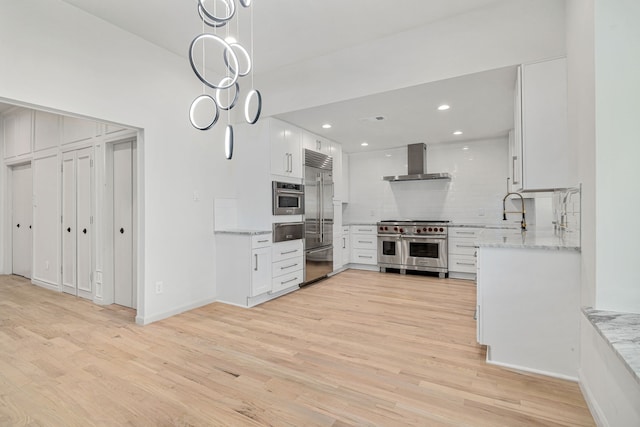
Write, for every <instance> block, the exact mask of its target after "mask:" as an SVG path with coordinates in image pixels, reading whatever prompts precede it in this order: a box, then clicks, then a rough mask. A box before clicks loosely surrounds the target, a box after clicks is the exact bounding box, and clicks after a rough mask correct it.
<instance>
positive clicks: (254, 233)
mask: <svg viewBox="0 0 640 427" xmlns="http://www.w3.org/2000/svg"><path fill="white" fill-rule="evenodd" d="M215 234H246V235H249V236H258V235H260V234H271V230H249V229H242V228H233V229H228V230H216V231H215Z"/></svg>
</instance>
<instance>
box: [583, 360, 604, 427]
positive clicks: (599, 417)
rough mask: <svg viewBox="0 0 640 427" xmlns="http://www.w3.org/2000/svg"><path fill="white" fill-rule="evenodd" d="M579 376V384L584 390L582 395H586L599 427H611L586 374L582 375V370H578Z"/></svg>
mask: <svg viewBox="0 0 640 427" xmlns="http://www.w3.org/2000/svg"><path fill="white" fill-rule="evenodd" d="M578 376H579V377H580V381H579V382H578V385H579V386H580V391H581V392H582V396H584V400H585V402H587V406H588V407H589V412H591V416H592V417H593V420H594V421H595V422H596V425H597V426H598V427H609V423H608V422H607V417H605V415H604V412H602V409H601V408H600V405H598V402H597V401H596V399H595V397H594V395H593V393H592V392H591V388H590V387H589V385H588V384H587V383H586V381H585V377H584V375H582V370H581V369H580V370H579V371H578Z"/></svg>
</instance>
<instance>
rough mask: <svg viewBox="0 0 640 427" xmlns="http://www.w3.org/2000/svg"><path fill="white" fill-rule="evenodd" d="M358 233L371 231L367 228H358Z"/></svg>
mask: <svg viewBox="0 0 640 427" xmlns="http://www.w3.org/2000/svg"><path fill="white" fill-rule="evenodd" d="M358 231H371V230H370V229H368V228H358Z"/></svg>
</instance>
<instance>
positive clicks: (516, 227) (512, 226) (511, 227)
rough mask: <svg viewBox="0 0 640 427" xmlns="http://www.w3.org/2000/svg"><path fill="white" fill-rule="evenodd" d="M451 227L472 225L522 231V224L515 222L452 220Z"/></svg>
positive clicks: (473, 226)
mask: <svg viewBox="0 0 640 427" xmlns="http://www.w3.org/2000/svg"><path fill="white" fill-rule="evenodd" d="M449 227H461V228H464V227H471V228H485V229H499V230H517V231H520V226H519V225H517V224H513V223H504V224H502V223H494V224H472V223H468V222H466V223H464V222H450V223H449Z"/></svg>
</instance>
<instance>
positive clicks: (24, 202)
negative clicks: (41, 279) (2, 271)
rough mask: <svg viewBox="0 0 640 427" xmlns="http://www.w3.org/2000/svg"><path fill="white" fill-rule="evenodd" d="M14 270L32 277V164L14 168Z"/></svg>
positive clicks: (12, 190) (12, 216) (12, 236)
mask: <svg viewBox="0 0 640 427" xmlns="http://www.w3.org/2000/svg"><path fill="white" fill-rule="evenodd" d="M11 192H12V201H11V202H12V209H11V211H12V215H11V218H12V235H11V238H12V259H13V265H12V272H13V274H17V275H20V276H24V277H26V278H31V264H32V238H31V221H32V218H33V176H32V174H31V164H28V165H24V166H14V167H13V169H12V189H11Z"/></svg>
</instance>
